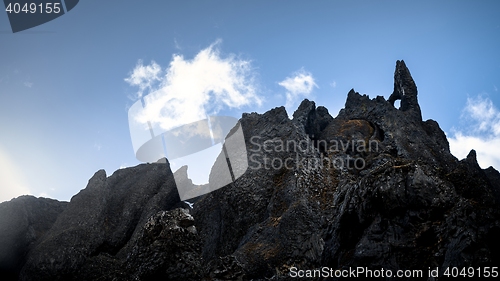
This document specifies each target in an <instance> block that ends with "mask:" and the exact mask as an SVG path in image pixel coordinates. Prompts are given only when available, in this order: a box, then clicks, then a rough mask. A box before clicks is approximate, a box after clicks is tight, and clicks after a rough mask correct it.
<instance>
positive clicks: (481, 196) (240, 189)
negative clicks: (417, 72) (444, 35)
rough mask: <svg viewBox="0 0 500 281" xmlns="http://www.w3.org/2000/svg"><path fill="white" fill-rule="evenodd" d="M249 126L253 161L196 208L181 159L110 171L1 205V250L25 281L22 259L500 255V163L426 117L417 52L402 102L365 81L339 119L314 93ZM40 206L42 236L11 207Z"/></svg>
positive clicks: (32, 268) (191, 262)
mask: <svg viewBox="0 0 500 281" xmlns="http://www.w3.org/2000/svg"><path fill="white" fill-rule="evenodd" d="M397 99H401V107H400V108H399V109H397V108H395V107H394V101H395V100H397ZM240 125H241V127H242V128H243V131H244V136H245V142H246V145H247V153H248V161H249V168H248V170H247V171H246V173H245V174H244V175H243V176H241V177H240V178H238V179H237V180H236V181H234V182H233V183H231V184H229V185H227V186H225V187H223V188H221V189H218V190H216V191H214V192H212V193H209V194H207V195H205V196H203V197H201V198H197V200H196V203H195V204H194V209H192V210H188V209H189V208H188V207H187V205H185V204H184V205H183V204H182V202H179V197H178V194H177V191H176V189H175V182H174V175H173V174H172V172H171V171H170V169H169V165H168V161H164V162H166V163H164V164H159V163H157V164H145V165H139V166H137V167H134V168H128V169H123V170H119V171H117V172H115V173H114V174H113V175H112V176H110V177H106V174H105V172H104V171H99V172H97V173H96V175H94V177H93V178H92V179H91V180H90V181H89V184H88V186H87V188H86V189H84V190H82V191H81V192H80V193H79V194H77V195H75V196H74V197H73V199H72V200H71V202H69V203H68V204H64V203H58V202H52V201H50V202H51V203H50V204H52V205H50V204H49V203H48V201H43V200H46V199H34V198H31V199H30V201H29V202H25V203H23V202H21V201H22V200H21V198H20V199H16V200H13V201H11V202H7V203H2V204H0V227H2V229H4V230H6V231H5V232H2V234H0V235H2V236H0V247H4V248H5V247H7V246H9V247H10V248H9V249H11V250H10V251H11V252H15V253H17V254H16V255H15V257H16V261H15V262H14V263H10V264H8V263H6V258H5V255H4V256H3V259H2V260H0V261H2V266H3V267H1V268H0V270H2V273H3V272H6V271H7V270H11V271H10V272H14V273H13V274H12V275H11V278H16V277H17V275H16V274H18V272H19V270H21V267H22V271H21V273H20V279H21V280H31V279H34V278H36V279H37V280H94V279H95V280H252V279H253V280H288V279H291V278H290V276H289V274H290V272H291V270H292V269H293V268H296V269H303V270H307V269H315V268H321V267H323V266H327V267H330V268H332V269H346V268H349V267H351V268H352V267H356V266H362V267H366V268H370V269H381V268H383V269H385V270H392V271H393V272H395V271H396V270H398V269H402V270H411V269H417V270H423V271H424V276H425V277H428V276H427V270H428V268H429V267H431V268H438V269H439V271H440V274H441V277H442V273H443V272H444V270H445V269H446V268H447V267H450V266H454V267H460V268H461V267H469V266H470V267H474V268H477V267H484V266H498V265H499V264H500V243H499V242H498V239H497V237H498V235H500V173H498V171H497V170H495V169H494V168H492V167H490V168H488V169H484V170H483V169H481V168H480V167H479V165H478V164H477V160H476V155H475V152H474V151H471V153H470V154H469V155H468V157H467V158H466V159H463V160H460V161H459V160H458V159H456V158H455V157H454V156H453V155H451V154H450V151H449V145H448V141H447V139H446V136H445V135H444V133H443V131H442V130H441V129H440V128H439V125H438V124H437V122H435V121H433V120H427V121H423V120H422V117H421V113H420V106H419V104H418V100H417V87H416V85H415V82H414V81H413V79H412V77H411V75H410V72H409V70H408V68H407V67H406V65H405V63H404V62H403V61H398V62H397V63H396V71H395V74H394V92H393V93H392V95H390V97H389V100H385V99H384V97H380V96H379V97H376V98H374V99H370V98H369V97H368V96H365V95H363V96H362V95H360V94H358V93H356V92H355V91H354V90H351V91H350V92H349V93H348V96H347V101H346V104H345V108H344V109H342V110H341V112H340V113H339V115H338V116H337V117H335V118H333V117H332V116H330V114H329V113H328V110H327V109H326V108H324V107H321V106H318V107H316V105H315V103H314V102H312V101H309V100H304V101H303V102H302V103H301V104H300V106H299V108H298V109H297V111H296V112H295V113H294V114H293V119H292V120H290V119H289V118H288V115H287V113H286V111H285V109H284V108H283V107H279V108H275V109H272V110H270V111H268V112H266V113H264V114H257V113H251V114H244V115H243V117H242V118H241V120H240ZM223 161H226V159H225V157H222V156H221V157H219V158H218V159H217V161H216V163H215V166H216V165H223V164H225V162H223ZM215 170H216V169H215ZM215 170H214V171H215ZM185 174H186V173H185V169H184V170H180V171H178V172H177V173H176V175H175V177H176V178H179V177H180V178H182V177H185ZM210 180H211V181H212V180H217V174H215V172H214V173H213V174H211V175H210ZM180 182H184V183H185V184H188V185H191V184H192V183H191V181H190V180H189V179H187V178H186V179H185V180H184V181H180ZM200 188H205V187H200ZM31 201H33V202H31ZM35 202H36V203H35ZM40 202H41V203H40ZM36 204H42V205H43V204H45V205H43V206H45V207H43V208H42V207H39V208H40V210H41V211H40V212H39V214H38V215H39V216H41V217H37V218H39V219H41V220H42V221H43V224H42V225H40V226H37V227H35V226H33V228H34V229H35V230H36V229H41V230H40V231H39V232H38V231H35V232H36V233H38V234H37V235H34V236H33V235H31V236H25V234H27V233H32V231H31V230H30V229H31V228H30V227H31V226H32V224H33V220H32V219H27V221H28V223H26V224H24V226H22V227H20V228H18V229H10V228H9V227H5V225H8V223H9V219H8V217H9V215H6V214H10V213H12V212H17V211H16V210H18V209H19V208H33V206H36ZM27 205H30V206H29V207H26V206H27ZM23 206H24V207H23ZM33 216H34V214H33V213H31V212H28V211H27V212H26V213H23V214H22V215H21V217H19V218H16V220H17V219H25V218H31V217H33ZM56 218H57V219H56ZM25 220H26V219H25ZM11 222H12V220H11ZM11 222H10V223H11ZM20 233H21V234H22V235H20ZM20 236H23V237H29V238H27V239H25V238H22V239H15V238H14V237H20ZM12 241H15V242H16V243H13V242H12ZM10 245H13V246H10ZM4 265H6V266H4ZM388 279H390V278H388ZM407 279H411V278H407ZM438 279H441V278H437V279H436V280H438ZM316 280H321V278H316Z"/></svg>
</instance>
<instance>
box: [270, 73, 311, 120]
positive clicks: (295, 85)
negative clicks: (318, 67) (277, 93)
mask: <svg viewBox="0 0 500 281" xmlns="http://www.w3.org/2000/svg"><path fill="white" fill-rule="evenodd" d="M278 85H280V86H282V87H284V88H285V89H286V90H287V92H286V103H285V108H286V110H287V112H288V114H289V115H291V114H292V113H293V111H294V110H295V108H294V107H295V106H296V103H297V101H298V99H299V97H301V96H302V97H307V96H309V94H311V92H312V90H313V89H314V87H318V85H316V83H315V82H314V78H313V76H312V74H311V73H309V72H307V71H305V70H304V69H301V70H299V71H297V72H295V73H294V74H293V76H292V77H287V78H286V79H285V80H283V81H281V82H279V83H278Z"/></svg>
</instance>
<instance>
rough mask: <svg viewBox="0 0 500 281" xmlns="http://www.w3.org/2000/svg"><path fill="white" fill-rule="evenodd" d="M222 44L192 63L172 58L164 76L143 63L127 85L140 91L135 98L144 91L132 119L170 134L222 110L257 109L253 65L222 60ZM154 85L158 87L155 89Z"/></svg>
mask: <svg viewBox="0 0 500 281" xmlns="http://www.w3.org/2000/svg"><path fill="white" fill-rule="evenodd" d="M220 42H221V41H220V40H217V41H216V42H215V43H214V44H212V45H210V46H209V47H208V48H206V49H204V50H201V51H200V52H199V53H198V54H197V55H196V56H195V57H194V58H193V59H192V60H188V59H184V57H183V56H182V55H177V54H176V55H173V58H172V61H171V62H170V65H169V66H168V68H167V69H166V70H165V72H164V75H163V76H161V75H160V74H161V73H162V71H161V68H160V66H158V65H157V64H156V63H155V62H152V63H151V65H149V66H143V65H142V62H139V64H138V65H137V66H136V68H135V69H134V71H133V73H132V75H131V76H130V77H128V78H127V79H125V81H127V82H128V83H129V84H130V85H133V86H139V96H141V95H142V94H143V91H145V90H147V91H148V92H149V95H147V96H145V97H144V101H145V104H146V105H145V107H144V109H143V110H141V111H140V112H139V113H138V114H137V115H136V120H137V121H138V122H139V123H142V124H147V123H148V121H149V122H151V123H152V125H153V127H155V126H156V125H159V126H160V127H161V128H162V129H163V130H169V129H172V128H175V127H178V126H179V125H182V124H188V123H191V122H195V121H198V120H201V119H205V118H206V117H207V115H208V114H211V115H213V114H216V113H217V112H219V111H220V110H221V109H222V108H240V107H242V106H246V105H250V104H258V105H260V104H261V99H260V97H259V96H258V95H257V94H256V86H255V82H254V79H253V72H252V68H251V63H250V61H248V60H242V59H239V58H237V57H236V56H235V55H233V54H230V55H228V56H226V57H222V56H221V54H220V51H219V45H220ZM155 82H158V86H157V87H154V84H155Z"/></svg>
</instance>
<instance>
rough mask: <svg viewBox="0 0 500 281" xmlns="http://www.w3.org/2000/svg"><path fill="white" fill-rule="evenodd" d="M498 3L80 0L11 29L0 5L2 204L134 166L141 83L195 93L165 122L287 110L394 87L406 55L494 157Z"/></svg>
mask: <svg viewBox="0 0 500 281" xmlns="http://www.w3.org/2000/svg"><path fill="white" fill-rule="evenodd" d="M499 14H500V2H499V1H451V0H448V1H403V0H401V1H326V0H325V1H129V0H120V1H97V0H94V1H92V0H84V1H80V2H79V4H78V5H77V6H76V7H75V8H74V9H73V10H71V11H70V12H69V13H67V14H65V15H64V16H61V17H59V18H57V19H55V20H53V21H50V22H48V23H46V24H43V25H40V26H38V27H35V28H32V29H29V30H26V31H22V32H19V33H16V34H13V33H12V32H11V29H10V26H9V22H8V18H7V14H6V12H4V11H0V98H1V101H0V130H1V135H0V202H1V201H5V200H10V199H11V198H13V197H17V196H19V195H22V194H32V195H35V196H43V197H50V198H56V199H59V200H69V199H70V198H71V197H72V196H73V195H75V194H76V193H78V192H79V191H80V190H81V189H83V188H85V186H86V184H87V182H88V179H89V178H90V177H91V176H92V175H93V174H94V173H95V172H96V171H97V170H99V169H105V170H106V172H107V174H108V176H109V175H111V174H112V173H113V172H114V171H115V170H117V169H119V168H120V167H128V166H134V165H137V164H139V163H140V162H139V161H138V160H136V159H135V156H134V151H133V148H132V142H131V136H130V132H129V124H128V109H129V108H130V107H131V106H132V105H133V104H134V103H135V102H136V101H137V100H138V98H139V97H140V96H141V95H142V96H146V95H147V94H149V93H153V92H155V91H159V90H160V91H165V92H168V93H182V92H183V91H188V92H189V93H197V94H198V95H195V94H192V95H191V96H183V99H176V101H178V102H179V106H181V107H183V108H185V110H184V111H182V112H179V113H178V114H177V115H175V116H173V115H172V116H168V117H169V118H171V119H169V120H170V121H169V122H173V123H172V124H174V123H175V122H180V121H179V120H184V119H189V120H191V119H193V120H194V119H196V118H199V117H200V116H202V115H203V114H213V113H218V114H222V113H223V114H227V115H231V116H234V117H237V118H239V117H241V114H242V113H243V112H259V113H263V112H265V111H267V110H269V109H271V108H274V107H277V106H286V109H287V111H288V113H289V114H290V115H291V114H293V110H294V109H295V108H296V107H297V106H298V104H299V103H300V101H301V100H302V99H304V98H309V99H311V100H314V101H315V102H316V104H317V105H323V106H325V107H327V108H328V109H329V111H330V113H331V115H332V116H336V115H337V113H338V111H339V110H340V109H341V108H342V107H343V106H344V103H345V99H346V96H347V93H348V91H349V90H350V89H351V88H354V89H355V90H356V91H357V92H360V93H363V94H368V95H369V96H370V97H372V98H374V97H376V96H377V95H381V96H384V97H385V98H386V99H387V98H388V97H389V95H390V94H391V93H392V90H393V74H394V67H395V62H396V60H400V59H403V60H405V62H406V65H407V66H408V68H409V69H410V72H411V73H412V76H413V78H414V80H415V82H416V84H417V87H418V91H419V96H418V99H419V102H420V107H421V109H422V116H423V118H424V120H426V119H434V120H436V121H437V122H438V123H439V124H440V126H441V128H442V129H443V131H445V132H446V134H447V136H448V139H449V141H450V145H451V149H452V153H454V155H455V156H457V158H459V159H461V158H464V157H465V156H466V155H467V153H468V152H469V151H470V149H472V148H474V149H476V151H477V152H478V160H479V163H480V165H481V167H483V168H487V167H488V166H490V165H493V166H495V167H496V168H497V169H498V168H500V110H499V108H500V95H499V92H498V88H500V52H499V50H500V16H499ZM193 79H200V80H196V81H197V83H189V81H193ZM207 93H212V95H211V96H210V97H209V96H208V95H207ZM151 97H152V96H151ZM205 99H206V100H205ZM162 112H164V111H162V109H161V108H156V109H154V108H152V109H151V110H150V111H148V112H147V114H146V115H144V116H143V117H144V118H150V119H151V118H153V119H154V118H156V119H155V120H160V121H161V120H163V119H162V118H164V117H165V116H164V115H162ZM200 112H202V113H203V114H201V115H196V114H198V113H200ZM182 114H184V115H182ZM175 118H177V119H175ZM160 121H159V122H160ZM169 124H171V123H168V124H164V126H166V127H168V126H170V125H169Z"/></svg>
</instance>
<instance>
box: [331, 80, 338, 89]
mask: <svg viewBox="0 0 500 281" xmlns="http://www.w3.org/2000/svg"><path fill="white" fill-rule="evenodd" d="M330 86H332V88H336V87H337V81H335V80H333V82H332V83H330Z"/></svg>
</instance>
